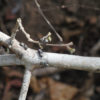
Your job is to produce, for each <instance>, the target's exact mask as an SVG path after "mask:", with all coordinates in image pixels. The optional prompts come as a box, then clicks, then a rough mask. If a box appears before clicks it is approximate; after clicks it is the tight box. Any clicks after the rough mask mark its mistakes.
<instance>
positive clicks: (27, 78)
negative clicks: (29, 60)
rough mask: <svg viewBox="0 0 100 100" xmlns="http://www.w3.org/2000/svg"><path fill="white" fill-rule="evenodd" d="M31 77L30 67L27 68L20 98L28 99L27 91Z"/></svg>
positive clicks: (21, 99) (20, 99) (22, 99)
mask: <svg viewBox="0 0 100 100" xmlns="http://www.w3.org/2000/svg"><path fill="white" fill-rule="evenodd" d="M27 67H28V66H27ZM30 79H31V72H30V71H29V70H28V69H26V70H25V74H24V78H23V83H22V88H21V92H20V96H19V99H18V100H26V96H27V92H28V88H29V84H30Z"/></svg>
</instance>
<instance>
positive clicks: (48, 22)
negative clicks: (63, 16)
mask: <svg viewBox="0 0 100 100" xmlns="http://www.w3.org/2000/svg"><path fill="white" fill-rule="evenodd" d="M35 4H36V6H37V8H38V11H39V13H40V14H41V16H42V17H43V18H44V20H45V21H46V22H47V24H48V25H49V26H50V28H51V29H52V30H53V31H54V33H55V34H56V35H57V37H58V38H59V40H60V41H61V42H62V41H63V39H62V37H61V36H60V35H59V33H58V32H57V31H56V29H55V28H54V27H53V25H52V24H51V23H50V21H49V20H48V19H47V18H46V16H45V15H44V13H43V11H42V9H41V7H40V4H39V3H38V2H37V0H35Z"/></svg>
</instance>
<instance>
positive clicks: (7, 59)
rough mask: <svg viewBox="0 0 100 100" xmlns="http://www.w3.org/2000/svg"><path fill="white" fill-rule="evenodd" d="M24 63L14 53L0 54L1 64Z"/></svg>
mask: <svg viewBox="0 0 100 100" xmlns="http://www.w3.org/2000/svg"><path fill="white" fill-rule="evenodd" d="M9 65H23V64H22V63H21V61H20V60H19V59H18V57H16V55H14V54H5V55H0V66H9Z"/></svg>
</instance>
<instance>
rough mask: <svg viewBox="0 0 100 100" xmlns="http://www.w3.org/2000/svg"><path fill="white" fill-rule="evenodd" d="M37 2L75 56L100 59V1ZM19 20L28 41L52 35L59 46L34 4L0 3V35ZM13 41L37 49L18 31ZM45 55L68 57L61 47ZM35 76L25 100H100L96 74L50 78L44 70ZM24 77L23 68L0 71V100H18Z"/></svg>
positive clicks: (29, 1) (75, 72)
mask: <svg viewBox="0 0 100 100" xmlns="http://www.w3.org/2000/svg"><path fill="white" fill-rule="evenodd" d="M38 2H39V4H40V5H41V9H42V11H43V13H44V14H45V16H46V17H47V18H48V20H49V21H50V22H51V23H52V25H53V26H54V27H55V29H56V31H57V32H58V33H59V34H60V35H61V36H62V38H63V39H64V43H68V42H71V41H72V42H73V43H74V48H75V49H76V52H75V53H74V55H81V56H90V57H92V56H96V57H99V56H100V0H38ZM19 17H20V18H21V19H22V23H23V26H24V28H25V30H26V31H27V32H28V33H29V34H30V35H31V38H33V39H35V40H39V39H40V38H41V37H43V36H45V35H46V34H47V33H48V32H51V33H52V34H53V35H52V39H53V40H52V43H59V40H58V38H57V37H56V35H55V33H54V32H53V31H52V30H51V28H50V27H49V25H48V24H47V23H46V21H45V20H44V19H43V17H42V16H41V14H40V13H39V11H38V8H37V6H36V4H35V2H34V0H0V31H2V32H4V33H6V34H7V35H11V31H12V29H13V28H14V26H15V24H16V19H17V18H19ZM16 39H17V40H19V41H20V42H24V43H25V44H27V45H28V46H29V47H30V48H33V49H39V47H38V46H37V45H36V44H32V43H28V42H27V39H26V38H25V36H24V35H23V34H22V32H21V31H19V32H18V33H17V36H16ZM44 51H49V52H56V53H65V54H70V53H69V52H68V51H67V50H66V48H64V47H45V48H44ZM4 53H7V49H6V48H5V47H3V46H2V45H0V54H4ZM11 53H12V52H11ZM91 63H92V62H91ZM38 73H43V74H41V75H38V74H36V75H34V76H33V77H32V79H31V83H30V88H29V92H28V96H27V100H100V74H99V73H95V72H86V71H79V70H66V71H61V72H55V73H52V74H51V73H49V72H47V73H46V69H43V70H42V72H41V71H40V72H38ZM23 74H24V67H23V66H10V67H9V66H5V67H3V68H0V76H1V77H0V100H18V96H19V92H20V88H21V84H22V79H23Z"/></svg>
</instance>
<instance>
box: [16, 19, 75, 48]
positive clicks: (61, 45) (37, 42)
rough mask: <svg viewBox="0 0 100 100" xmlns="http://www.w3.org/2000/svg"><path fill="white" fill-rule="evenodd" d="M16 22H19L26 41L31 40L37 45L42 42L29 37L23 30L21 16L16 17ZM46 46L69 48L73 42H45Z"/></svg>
mask: <svg viewBox="0 0 100 100" xmlns="http://www.w3.org/2000/svg"><path fill="white" fill-rule="evenodd" d="M17 22H18V24H19V27H20V29H21V31H22V32H23V34H24V35H25V36H26V38H27V39H28V41H29V42H31V43H35V44H38V45H40V44H42V43H40V42H39V41H35V40H33V39H32V38H31V37H30V34H29V33H27V32H26V31H25V29H24V27H23V25H22V21H21V18H18V19H17ZM45 45H46V46H59V47H64V46H65V47H67V48H69V47H70V46H72V45H73V42H70V43H67V44H48V43H47V44H45Z"/></svg>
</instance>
